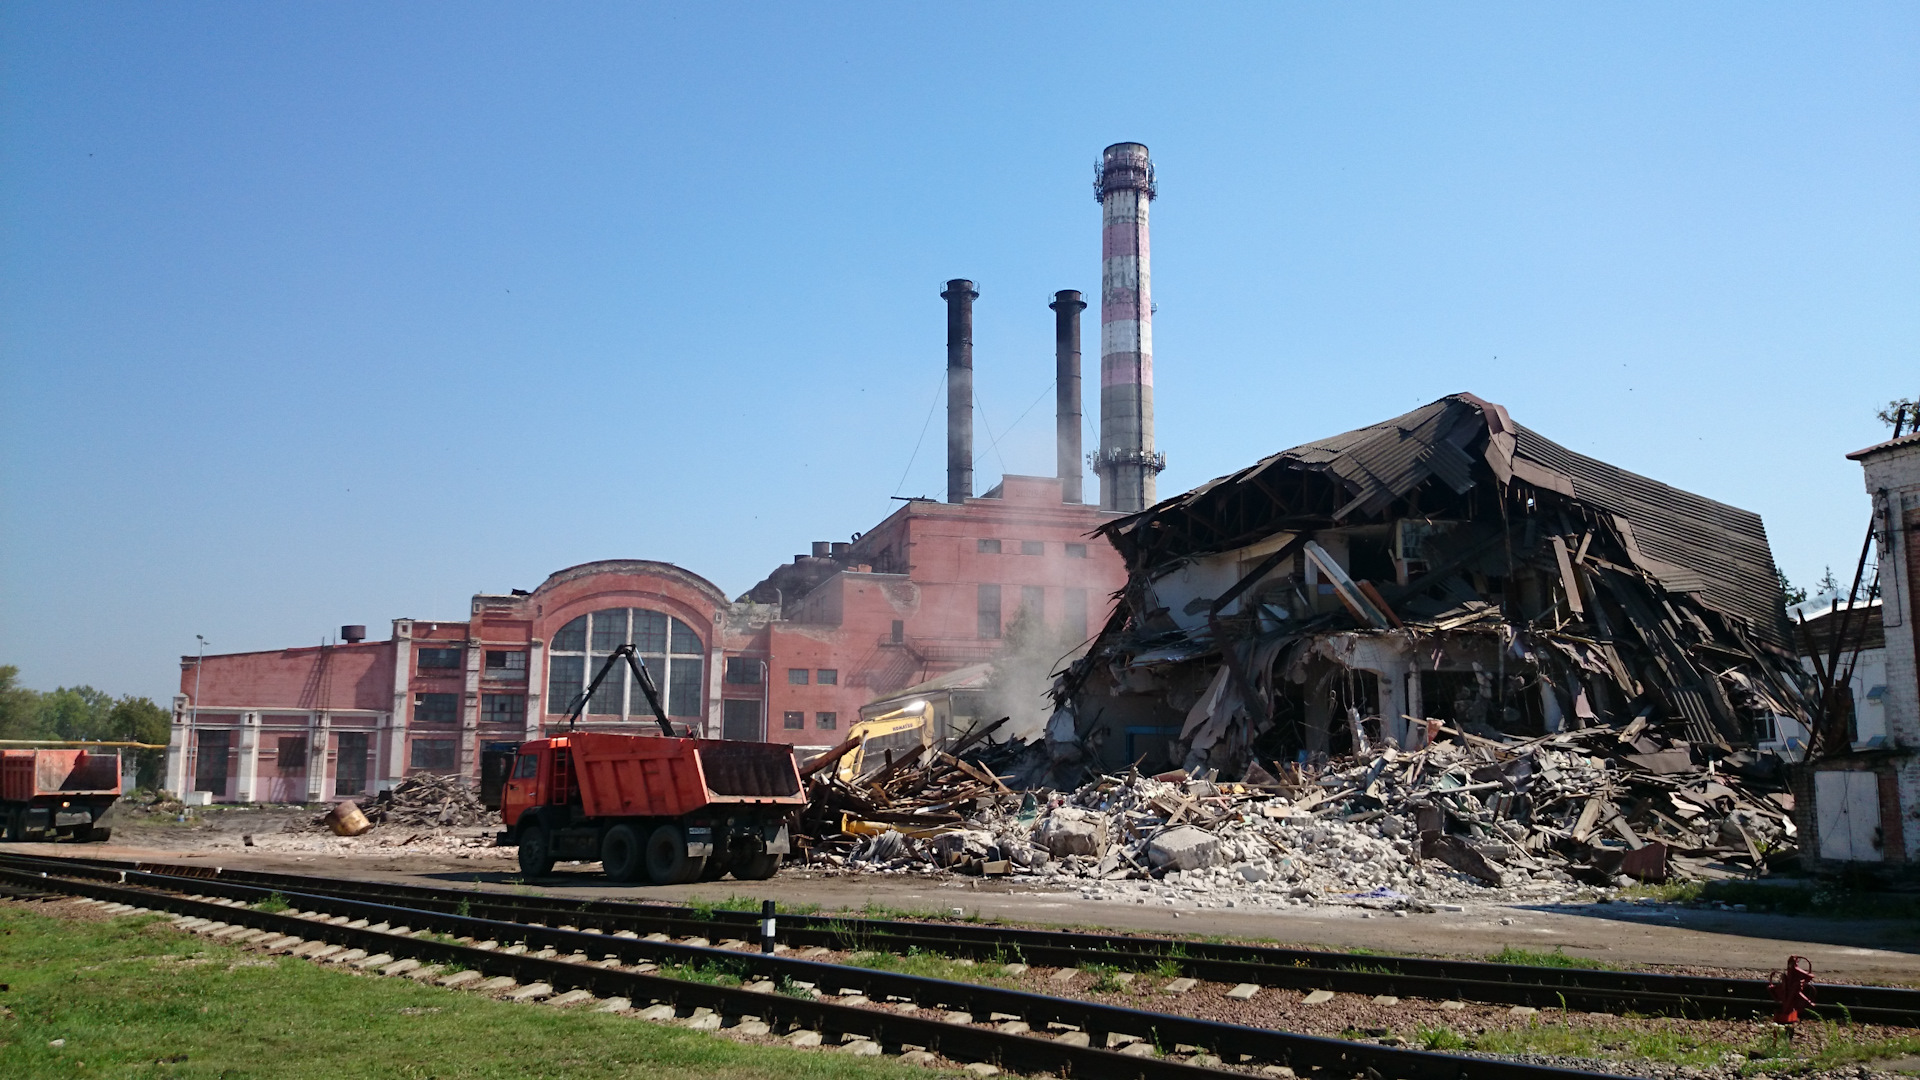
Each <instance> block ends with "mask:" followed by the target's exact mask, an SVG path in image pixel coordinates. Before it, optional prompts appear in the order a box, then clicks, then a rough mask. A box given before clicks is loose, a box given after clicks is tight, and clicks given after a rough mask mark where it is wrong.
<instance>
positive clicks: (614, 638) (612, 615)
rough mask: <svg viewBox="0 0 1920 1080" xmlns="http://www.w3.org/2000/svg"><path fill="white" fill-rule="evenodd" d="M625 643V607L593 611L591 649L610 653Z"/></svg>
mask: <svg viewBox="0 0 1920 1080" xmlns="http://www.w3.org/2000/svg"><path fill="white" fill-rule="evenodd" d="M626 643H627V609H626V608H613V609H611V610H608V611H596V612H594V613H593V651H594V652H597V653H610V652H612V651H613V650H615V649H617V648H619V647H620V646H622V645H625V644H626Z"/></svg>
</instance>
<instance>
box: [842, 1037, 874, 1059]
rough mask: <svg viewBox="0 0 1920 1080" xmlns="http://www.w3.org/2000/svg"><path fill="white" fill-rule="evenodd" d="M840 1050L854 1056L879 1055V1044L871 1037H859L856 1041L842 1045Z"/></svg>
mask: <svg viewBox="0 0 1920 1080" xmlns="http://www.w3.org/2000/svg"><path fill="white" fill-rule="evenodd" d="M840 1050H841V1052H842V1053H847V1054H852V1055H853V1056H854V1057H879V1056H880V1044H879V1043H877V1042H874V1041H873V1040H871V1039H861V1040H859V1041H858V1042H850V1043H848V1044H846V1045H845V1046H842V1047H841V1048H840Z"/></svg>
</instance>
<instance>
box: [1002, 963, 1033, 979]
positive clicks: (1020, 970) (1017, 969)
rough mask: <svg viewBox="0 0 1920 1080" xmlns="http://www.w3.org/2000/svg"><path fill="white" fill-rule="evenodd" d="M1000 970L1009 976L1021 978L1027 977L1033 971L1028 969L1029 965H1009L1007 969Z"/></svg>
mask: <svg viewBox="0 0 1920 1080" xmlns="http://www.w3.org/2000/svg"><path fill="white" fill-rule="evenodd" d="M1000 970H1001V971H1003V972H1005V973H1007V974H1008V975H1014V976H1019V975H1025V974H1026V973H1027V972H1028V971H1029V970H1031V969H1030V968H1028V967H1027V965H1025V964H1008V965H1006V966H1005V967H1003V968H1001V969H1000Z"/></svg>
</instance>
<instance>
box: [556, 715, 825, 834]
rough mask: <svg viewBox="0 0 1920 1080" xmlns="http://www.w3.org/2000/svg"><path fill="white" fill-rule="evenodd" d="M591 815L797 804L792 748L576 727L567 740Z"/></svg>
mask: <svg viewBox="0 0 1920 1080" xmlns="http://www.w3.org/2000/svg"><path fill="white" fill-rule="evenodd" d="M566 749H567V752H568V755H569V757H570V758H571V764H572V767H573V773H574V776H575V778H576V781H577V782H578V784H579V785H580V802H581V808H582V809H583V810H584V811H585V812H586V814H587V815H588V816H590V817H596V818H599V817H679V816H681V815H683V814H689V813H693V812H695V811H697V810H700V809H702V808H703V807H707V806H715V805H725V806H802V805H804V804H805V803H806V801H807V797H806V793H805V791H804V790H802V788H801V786H800V770H799V768H798V766H796V765H795V764H794V760H793V750H792V748H791V747H788V746H785V745H782V744H777V743H745V742H728V741H725V740H720V739H666V738H656V737H652V736H645V737H643V736H635V735H615V734H606V733H598V732H582V733H579V734H575V735H570V736H568V737H567V739H566Z"/></svg>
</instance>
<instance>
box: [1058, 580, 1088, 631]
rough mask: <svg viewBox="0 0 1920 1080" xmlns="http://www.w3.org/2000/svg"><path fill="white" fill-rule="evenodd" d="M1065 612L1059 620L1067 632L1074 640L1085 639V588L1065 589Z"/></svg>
mask: <svg viewBox="0 0 1920 1080" xmlns="http://www.w3.org/2000/svg"><path fill="white" fill-rule="evenodd" d="M1066 607H1067V609H1066V613H1065V617H1064V618H1063V619H1062V620H1061V623H1062V625H1064V626H1065V627H1066V628H1067V633H1068V635H1069V636H1071V637H1072V638H1073V639H1074V640H1075V641H1085V640H1086V639H1087V590H1085V589H1068V590H1067V591H1066Z"/></svg>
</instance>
